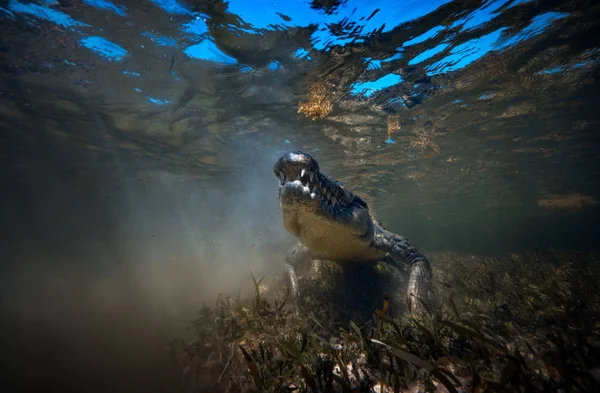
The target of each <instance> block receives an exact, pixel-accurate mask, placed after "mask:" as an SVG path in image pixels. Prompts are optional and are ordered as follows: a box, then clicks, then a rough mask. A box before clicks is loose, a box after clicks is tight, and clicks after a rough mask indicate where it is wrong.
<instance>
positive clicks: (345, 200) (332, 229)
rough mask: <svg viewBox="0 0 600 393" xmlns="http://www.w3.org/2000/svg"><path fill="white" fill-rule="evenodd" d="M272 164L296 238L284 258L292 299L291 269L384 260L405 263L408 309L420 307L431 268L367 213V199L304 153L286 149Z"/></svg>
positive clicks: (288, 223)
mask: <svg viewBox="0 0 600 393" xmlns="http://www.w3.org/2000/svg"><path fill="white" fill-rule="evenodd" d="M273 169H274V172H275V176H277V178H278V179H279V186H278V193H279V202H280V206H281V212H282V217H283V223H284V226H285V228H286V229H287V231H288V232H290V233H291V234H292V235H293V236H295V237H296V238H297V239H298V242H297V244H296V245H295V246H294V247H293V249H292V251H291V252H290V253H289V254H288V255H287V256H286V258H285V265H286V268H287V272H288V274H289V285H290V287H291V291H292V296H293V298H294V299H298V298H299V296H300V292H301V291H300V288H299V285H298V276H297V273H296V269H297V267H298V266H299V265H300V264H302V263H304V262H307V261H310V260H330V261H337V262H342V263H344V262H371V263H376V262H384V263H390V264H392V265H393V266H395V267H396V268H400V267H405V266H406V265H405V264H406V263H408V271H409V279H408V284H407V286H406V296H407V297H406V299H407V301H408V304H409V307H410V310H411V311H412V312H413V313H415V314H419V313H422V312H423V310H425V308H426V304H427V303H428V302H429V298H430V296H431V295H430V291H431V279H432V271H431V266H430V264H429V261H428V260H427V258H426V257H425V256H424V255H423V254H422V253H421V252H419V250H417V248H416V247H415V246H413V245H412V244H411V243H410V242H409V241H408V240H407V239H406V238H404V237H402V236H400V235H397V234H395V233H392V232H390V231H387V230H386V229H384V228H383V226H382V225H381V224H380V223H379V222H377V221H376V220H375V219H374V218H373V216H372V215H371V214H370V212H369V206H368V205H367V203H366V202H365V201H364V200H363V199H362V198H360V197H359V196H358V195H356V194H354V193H353V192H352V191H351V190H350V189H349V188H347V187H346V186H344V185H343V184H342V183H340V182H339V181H335V180H333V179H332V178H330V177H328V176H326V175H325V174H323V173H322V172H321V171H320V169H319V164H318V162H317V161H316V160H315V159H314V158H313V157H311V156H310V155H309V154H307V153H305V152H302V151H294V152H289V153H286V154H284V155H283V156H281V157H280V158H279V159H278V160H277V162H276V163H275V166H274V168H273ZM399 270H400V269H399ZM419 299H420V300H419Z"/></svg>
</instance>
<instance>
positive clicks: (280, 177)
mask: <svg viewBox="0 0 600 393" xmlns="http://www.w3.org/2000/svg"><path fill="white" fill-rule="evenodd" d="M279 179H280V180H281V181H285V175H284V174H283V172H281V173H280V174H279Z"/></svg>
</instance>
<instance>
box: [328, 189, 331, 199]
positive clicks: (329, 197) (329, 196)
mask: <svg viewBox="0 0 600 393" xmlns="http://www.w3.org/2000/svg"><path fill="white" fill-rule="evenodd" d="M327 199H331V191H329V190H327Z"/></svg>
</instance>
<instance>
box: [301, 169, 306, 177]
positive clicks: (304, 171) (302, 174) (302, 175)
mask: <svg viewBox="0 0 600 393" xmlns="http://www.w3.org/2000/svg"><path fill="white" fill-rule="evenodd" d="M305 173H306V169H303V170H302V172H300V177H304V174H305Z"/></svg>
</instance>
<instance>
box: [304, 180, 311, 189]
mask: <svg viewBox="0 0 600 393" xmlns="http://www.w3.org/2000/svg"><path fill="white" fill-rule="evenodd" d="M304 187H306V189H307V190H310V187H309V184H308V182H306V185H305V186H304Z"/></svg>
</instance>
